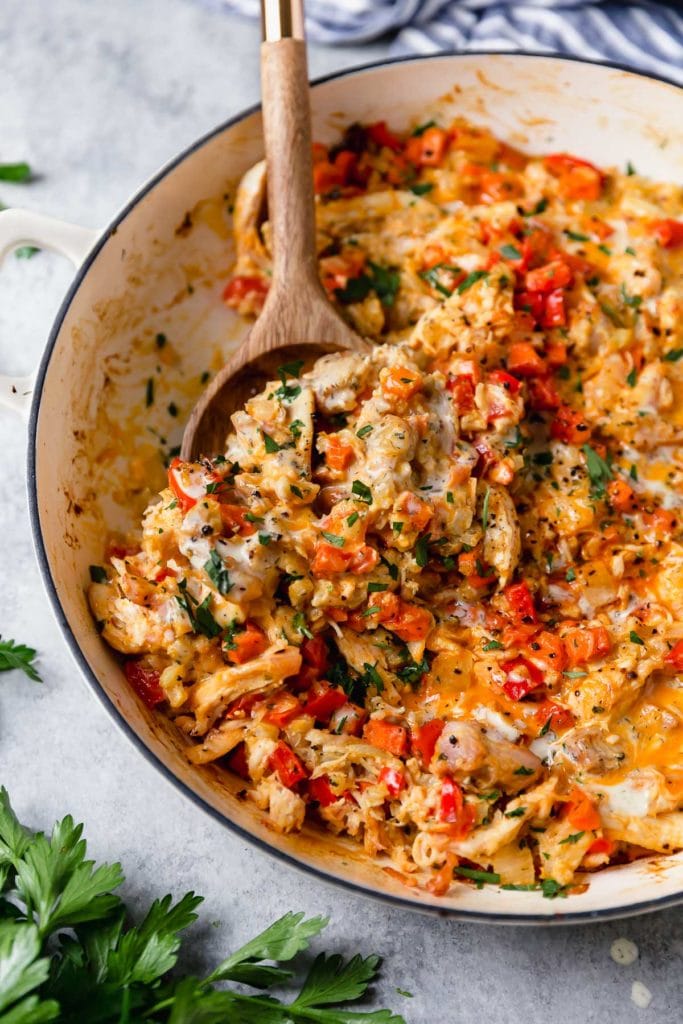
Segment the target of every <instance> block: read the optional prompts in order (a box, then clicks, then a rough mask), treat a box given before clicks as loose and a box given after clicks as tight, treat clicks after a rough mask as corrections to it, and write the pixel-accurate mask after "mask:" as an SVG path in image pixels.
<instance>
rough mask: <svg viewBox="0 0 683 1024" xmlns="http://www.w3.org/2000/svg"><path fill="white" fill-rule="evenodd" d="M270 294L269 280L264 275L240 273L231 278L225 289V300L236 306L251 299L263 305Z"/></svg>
mask: <svg viewBox="0 0 683 1024" xmlns="http://www.w3.org/2000/svg"><path fill="white" fill-rule="evenodd" d="M267 294H268V282H267V281H266V280H264V278H262V277H256V276H253V277H250V276H248V275H238V276H237V277H233V278H231V279H230V280H229V281H228V283H227V284H226V286H225V288H224V289H223V302H225V303H226V305H228V306H232V307H234V308H237V307H239V306H240V305H241V304H242V303H243V302H245V301H247V300H249V301H251V302H253V303H254V305H255V306H262V305H263V302H264V300H265V297H266V295H267Z"/></svg>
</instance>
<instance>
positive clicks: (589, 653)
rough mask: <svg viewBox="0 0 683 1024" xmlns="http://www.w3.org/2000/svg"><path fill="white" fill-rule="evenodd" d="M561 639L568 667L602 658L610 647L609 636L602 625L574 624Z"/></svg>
mask: <svg viewBox="0 0 683 1024" xmlns="http://www.w3.org/2000/svg"><path fill="white" fill-rule="evenodd" d="M562 639H563V641H564V649H565V652H566V655H567V665H568V666H569V667H570V668H574V667H575V666H576V665H585V664H586V662H588V661H593V660H595V659H596V658H604V657H605V655H606V654H609V652H610V650H611V647H612V640H611V637H610V635H609V633H608V632H607V630H606V629H605V627H604V626H587V627H581V626H576V627H573V628H570V629H568V630H566V632H565V633H564V634H563V636H562Z"/></svg>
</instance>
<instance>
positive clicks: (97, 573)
mask: <svg viewBox="0 0 683 1024" xmlns="http://www.w3.org/2000/svg"><path fill="white" fill-rule="evenodd" d="M90 579H91V580H92V581H93V583H106V582H107V572H106V569H103V568H102V566H101V565H91V566H90Z"/></svg>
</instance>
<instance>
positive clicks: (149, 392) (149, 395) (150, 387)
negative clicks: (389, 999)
mask: <svg viewBox="0 0 683 1024" xmlns="http://www.w3.org/2000/svg"><path fill="white" fill-rule="evenodd" d="M153 403H154V380H153V379H152V377H150V378H149V380H148V381H147V386H146V388H145V405H146V406H147V408H148V409H149V407H150V405H153Z"/></svg>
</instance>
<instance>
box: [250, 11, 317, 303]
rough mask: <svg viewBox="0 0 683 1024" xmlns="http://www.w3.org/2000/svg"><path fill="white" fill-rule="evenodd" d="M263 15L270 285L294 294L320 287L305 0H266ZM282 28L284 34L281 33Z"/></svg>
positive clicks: (264, 120)
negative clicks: (304, 16) (271, 272)
mask: <svg viewBox="0 0 683 1024" xmlns="http://www.w3.org/2000/svg"><path fill="white" fill-rule="evenodd" d="M263 15H264V38H265V42H263V43H262V44H261V96H262V102H263V134H264V140H265V148H266V160H267V165H268V219H269V221H270V228H271V247H272V251H273V283H272V286H271V290H272V291H274V292H276V293H280V292H282V290H283V289H284V290H286V291H287V292H288V293H289V296H290V300H291V297H292V294H296V290H297V289H298V288H299V287H301V286H303V287H307V288H310V287H311V282H315V286H316V287H319V285H318V276H317V264H316V247H315V209H314V201H313V158H312V148H311V116H310V100H309V87H308V67H307V62H306V43H305V42H304V39H303V16H302V13H301V0H271V2H270V3H269V2H268V0H263ZM286 33H291V34H290V36H289V38H286V37H284V36H285V34H286ZM278 34H280V35H282V36H283V38H277V35H278ZM295 35H298V36H299V38H294V36H295ZM274 36H275V37H276V38H275V39H274V38H273V37H274ZM293 290H294V291H293Z"/></svg>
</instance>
